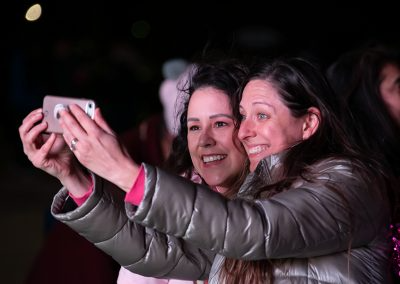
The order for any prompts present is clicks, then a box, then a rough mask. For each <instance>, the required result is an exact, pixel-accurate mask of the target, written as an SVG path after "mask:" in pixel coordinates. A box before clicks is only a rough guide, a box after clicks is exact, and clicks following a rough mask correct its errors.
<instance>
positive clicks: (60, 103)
mask: <svg viewBox="0 0 400 284" xmlns="http://www.w3.org/2000/svg"><path fill="white" fill-rule="evenodd" d="M70 104H77V105H78V106H80V107H81V108H82V109H83V110H84V111H85V113H86V114H87V115H88V116H89V117H90V118H91V119H93V118H94V111H95V109H96V103H95V102H94V101H93V100H91V99H85V98H71V97H60V96H50V95H47V96H45V97H44V99H43V114H44V118H43V120H44V121H46V122H47V129H46V132H47V133H53V132H54V133H62V132H63V131H62V128H61V126H60V124H59V123H58V118H59V114H58V112H59V111H60V110H61V109H65V108H66V109H68V107H69V105H70Z"/></svg>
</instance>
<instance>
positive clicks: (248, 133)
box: [238, 119, 256, 141]
mask: <svg viewBox="0 0 400 284" xmlns="http://www.w3.org/2000/svg"><path fill="white" fill-rule="evenodd" d="M254 136H256V131H255V124H254V122H253V121H252V120H250V119H245V120H242V122H241V123H240V127H239V131H238V137H239V140H241V141H244V140H246V139H248V138H251V137H254Z"/></svg>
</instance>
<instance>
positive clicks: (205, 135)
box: [198, 129, 216, 147]
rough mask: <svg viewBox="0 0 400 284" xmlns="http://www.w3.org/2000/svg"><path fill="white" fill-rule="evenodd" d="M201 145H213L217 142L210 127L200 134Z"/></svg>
mask: <svg viewBox="0 0 400 284" xmlns="http://www.w3.org/2000/svg"><path fill="white" fill-rule="evenodd" d="M198 142H199V146H200V147H211V146H214V145H215V144H216V142H215V139H214V136H213V134H212V133H211V131H210V130H209V129H205V130H204V131H202V133H201V134H200V136H199V141H198Z"/></svg>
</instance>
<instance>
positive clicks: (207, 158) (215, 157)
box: [202, 155, 228, 163]
mask: <svg viewBox="0 0 400 284" xmlns="http://www.w3.org/2000/svg"><path fill="white" fill-rule="evenodd" d="M227 156H228V155H211V156H203V157H202V159H203V162H204V163H211V162H215V161H221V160H223V159H225V158H226V157H227Z"/></svg>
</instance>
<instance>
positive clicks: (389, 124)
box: [327, 43, 400, 216]
mask: <svg viewBox="0 0 400 284" xmlns="http://www.w3.org/2000/svg"><path fill="white" fill-rule="evenodd" d="M388 64H393V65H394V66H397V67H398V68H400V54H399V52H398V51H397V50H396V49H394V48H391V47H390V46H385V45H383V44H380V43H367V44H366V45H364V46H361V47H359V48H357V49H354V50H350V51H348V52H346V53H344V54H342V55H341V56H340V57H339V58H338V59H337V60H336V61H335V62H334V63H333V64H332V65H331V66H330V67H329V68H328V70H327V76H328V79H329V81H330V83H331V85H332V87H333V89H334V91H335V95H336V96H337V97H338V98H339V100H340V107H341V112H340V113H341V114H342V119H343V123H345V124H346V125H348V127H349V128H350V131H351V132H352V133H353V135H352V136H351V137H352V138H353V139H354V143H356V144H357V145H360V147H362V148H363V149H365V151H366V152H368V153H369V154H370V155H373V156H374V157H375V158H376V159H379V160H380V161H382V163H383V164H384V165H385V166H386V168H385V171H386V173H387V175H390V174H393V177H397V179H399V178H400V147H399V145H400V124H399V123H398V122H397V121H396V120H395V119H394V118H393V117H392V116H391V114H390V112H389V111H388V109H387V106H386V105H385V103H384V101H383V98H382V94H381V92H380V85H381V82H382V80H383V78H382V69H383V68H384V67H385V66H387V65H388ZM394 182H395V183H396V180H394ZM397 182H398V180H397ZM390 194H391V201H392V210H393V215H397V216H398V215H399V213H398V212H397V211H398V209H397V208H396V206H398V203H399V202H398V201H399V196H398V195H399V194H398V193H397V192H396V191H392V192H391V193H390Z"/></svg>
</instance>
